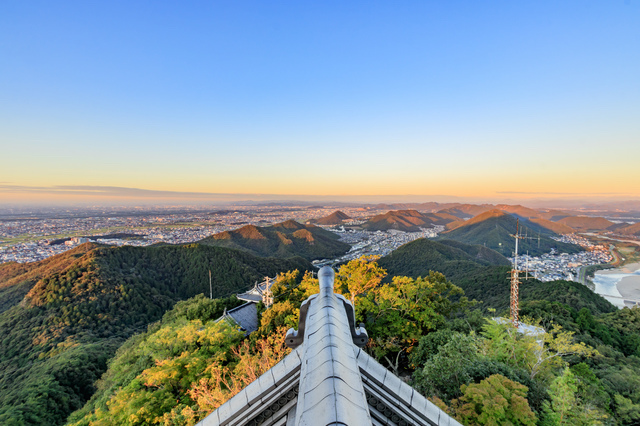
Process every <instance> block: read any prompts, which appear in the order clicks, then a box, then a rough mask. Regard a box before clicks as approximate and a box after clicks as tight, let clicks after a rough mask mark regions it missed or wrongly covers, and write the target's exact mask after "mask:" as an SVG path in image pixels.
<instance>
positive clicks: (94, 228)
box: [0, 206, 377, 263]
mask: <svg viewBox="0 0 640 426" xmlns="http://www.w3.org/2000/svg"><path fill="white" fill-rule="evenodd" d="M183 210H184V211H179V212H168V213H161V214H158V212H155V211H154V212H150V213H145V212H144V211H134V212H131V209H129V210H125V211H112V212H95V211H93V212H92V211H87V212H84V213H83V212H78V211H73V212H58V213H57V214H56V215H55V217H45V215H44V214H43V215H41V216H39V215H38V213H35V214H31V215H29V216H27V215H21V216H23V217H13V218H12V217H8V218H2V219H0V263H5V262H19V263H25V262H35V261H38V260H42V259H46V258H47V257H49V256H53V255H56V254H59V253H62V252H64V251H66V250H69V249H71V248H74V247H77V246H78V245H79V244H82V243H84V242H87V241H94V242H99V243H101V244H109V245H118V246H121V245H131V246H148V245H152V244H157V243H167V244H184V243H191V242H195V241H198V240H201V239H203V238H205V237H208V236H210V235H213V234H216V233H219V232H223V231H228V230H232V229H236V228H239V227H241V226H244V225H257V226H268V225H271V224H274V223H278V222H283V221H285V220H288V219H294V220H297V221H299V222H301V223H304V222H306V221H307V220H309V219H312V218H317V217H321V216H324V215H327V214H329V213H331V212H332V211H334V210H335V207H324V206H322V207H320V206H317V207H315V206H311V207H308V206H275V207H274V206H225V208H224V210H206V211H205V210H197V209H183ZM343 210H344V211H345V212H346V213H347V214H348V215H349V216H350V217H352V218H353V223H357V221H358V219H359V218H365V217H368V216H370V215H371V214H375V213H377V211H375V210H367V209H363V208H344V209H343ZM127 212H129V214H128V215H127ZM14 216H20V215H14ZM25 216H26V217H25ZM48 216H50V215H48ZM79 216H80V217H79Z"/></svg>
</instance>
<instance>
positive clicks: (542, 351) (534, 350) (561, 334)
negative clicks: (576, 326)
mask: <svg viewBox="0 0 640 426" xmlns="http://www.w3.org/2000/svg"><path fill="white" fill-rule="evenodd" d="M483 335H484V337H485V338H486V340H485V342H486V344H485V347H484V352H485V355H487V356H489V357H491V358H493V359H496V360H498V361H502V362H506V363H508V364H511V365H513V366H515V367H520V368H524V369H525V370H526V371H528V372H529V374H530V377H531V378H532V379H533V378H535V377H536V376H538V375H539V374H541V373H542V374H543V375H549V374H551V371H552V370H553V368H554V367H562V366H564V365H565V364H566V363H565V361H564V360H563V359H562V357H565V356H568V355H581V356H585V357H589V356H592V355H594V354H596V353H597V351H596V350H595V349H593V348H591V347H589V346H587V345H585V344H584V343H583V342H578V343H576V342H574V340H573V333H572V332H568V331H564V330H562V327H560V326H559V325H557V324H552V326H551V329H550V330H548V331H545V330H544V329H542V328H540V327H538V331H537V332H533V333H532V332H527V333H522V332H519V331H518V330H517V329H516V328H515V327H514V326H513V325H512V324H511V322H509V321H507V320H503V321H496V320H489V321H488V323H487V325H486V326H485V329H484V333H483Z"/></svg>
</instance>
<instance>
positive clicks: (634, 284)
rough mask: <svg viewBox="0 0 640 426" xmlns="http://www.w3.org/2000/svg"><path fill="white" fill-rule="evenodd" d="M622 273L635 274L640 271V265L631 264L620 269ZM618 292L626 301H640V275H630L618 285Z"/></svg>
mask: <svg viewBox="0 0 640 426" xmlns="http://www.w3.org/2000/svg"><path fill="white" fill-rule="evenodd" d="M619 269H620V270H621V271H622V272H624V273H628V274H633V273H634V272H636V271H637V270H638V269H640V263H630V264H628V265H625V266H623V267H622V268H619ZM616 288H617V289H618V292H620V294H621V295H622V297H624V298H625V299H631V300H634V301H635V300H640V275H635V274H634V275H629V276H627V277H624V278H622V279H621V280H620V281H618V282H617V283H616Z"/></svg>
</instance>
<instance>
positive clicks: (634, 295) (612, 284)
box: [593, 263, 640, 308]
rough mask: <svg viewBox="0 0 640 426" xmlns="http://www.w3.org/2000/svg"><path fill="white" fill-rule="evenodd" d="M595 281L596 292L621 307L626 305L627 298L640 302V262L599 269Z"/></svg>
mask: <svg viewBox="0 0 640 426" xmlns="http://www.w3.org/2000/svg"><path fill="white" fill-rule="evenodd" d="M593 282H594V284H595V286H596V288H595V292H596V293H598V294H600V295H601V296H603V297H604V298H605V299H607V300H608V301H609V302H611V303H613V304H614V305H616V306H617V307H619V308H623V307H625V303H624V301H625V300H632V301H639V302H640V263H631V264H628V265H625V266H622V267H620V268H616V269H607V270H603V271H597V272H596V273H595V275H594V277H593ZM626 306H630V304H629V303H627V304H626Z"/></svg>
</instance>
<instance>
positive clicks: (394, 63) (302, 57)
mask: <svg viewBox="0 0 640 426" xmlns="http://www.w3.org/2000/svg"><path fill="white" fill-rule="evenodd" d="M0 75H1V76H2V78H1V79H0V96H1V99H2V102H1V103H0V146H1V148H2V152H3V155H2V164H3V166H2V169H1V170H0V201H1V200H2V199H3V198H2V197H5V199H9V198H11V197H15V196H16V194H17V193H18V192H19V191H17V190H16V189H15V188H16V187H23V188H25V193H24V194H23V195H21V196H22V197H23V198H24V197H29V196H32V195H29V194H28V188H29V187H35V186H37V187H43V186H45V187H46V186H55V185H93V186H109V187H111V186H117V187H128V188H143V189H150V190H165V191H189V192H214V193H266V194H312V195H313V194H316V195H355V194H361V195H375V194H418V195H434V194H448V195H457V196H469V197H470V196H476V197H485V198H487V199H490V198H491V197H496V196H498V195H497V194H500V193H503V192H527V193H541V194H549V193H556V192H562V193H569V194H576V196H578V195H579V196H588V195H590V194H594V193H598V194H607V193H610V194H612V195H614V194H615V195H620V196H625V197H632V198H636V197H640V173H639V172H638V171H637V170H638V168H637V161H638V157H639V154H640V1H638V0H628V1H624V0H621V1H606V2H605V1H557V0H555V1H491V2H488V1H484V2H480V1H476V2H471V1H447V2H435V1H415V2H410V1H407V2H372V1H366V2H365V1H363V2H357V1H353V2H338V1H334V2H331V1H322V2H302V1H296V2H294V1H288V2H276V1H273V2H248V1H246V2H240V1H235V2H222V1H218V2H168V1H153V2H152V1H138V2H131V1H127V2H124V1H123V2H118V1H109V2H87V1H82V2H80V1H78V2H70V1H60V2H45V1H42V2H38V1H29V2H24V1H4V2H2V3H1V4H0ZM1 185H4V186H8V185H10V186H12V187H13V189H12V190H11V191H7V190H6V188H5V190H3V189H2V186H1ZM3 191H4V192H3ZM12 194H13V195H12ZM38 196H42V195H38Z"/></svg>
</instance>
